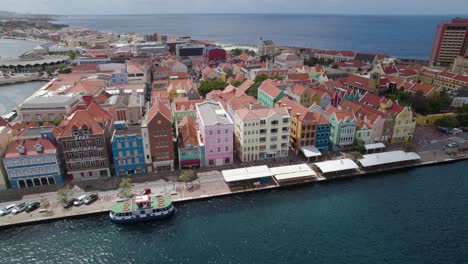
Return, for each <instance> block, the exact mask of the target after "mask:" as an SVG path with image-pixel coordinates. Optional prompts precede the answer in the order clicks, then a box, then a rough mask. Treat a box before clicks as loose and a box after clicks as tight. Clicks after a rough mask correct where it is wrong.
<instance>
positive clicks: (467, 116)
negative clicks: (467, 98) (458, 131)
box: [457, 113, 468, 127]
mask: <svg viewBox="0 0 468 264" xmlns="http://www.w3.org/2000/svg"><path fill="white" fill-rule="evenodd" d="M457 120H458V122H459V123H460V125H461V126H464V127H466V126H468V113H464V114H461V115H458V116H457Z"/></svg>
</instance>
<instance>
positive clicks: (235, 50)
mask: <svg viewBox="0 0 468 264" xmlns="http://www.w3.org/2000/svg"><path fill="white" fill-rule="evenodd" d="M242 52H243V51H242V50H241V49H232V50H231V52H230V53H231V56H234V57H237V56H239V55H241V54H242Z"/></svg>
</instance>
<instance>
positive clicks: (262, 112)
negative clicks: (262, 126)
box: [236, 107, 289, 121]
mask: <svg viewBox="0 0 468 264" xmlns="http://www.w3.org/2000/svg"><path fill="white" fill-rule="evenodd" d="M275 114H277V115H288V116H289V113H288V110H287V109H286V108H285V107H276V108H261V109H247V108H242V109H239V110H236V115H237V116H238V117H239V118H240V119H241V120H243V121H248V120H258V119H262V118H268V117H270V116H272V115H275Z"/></svg>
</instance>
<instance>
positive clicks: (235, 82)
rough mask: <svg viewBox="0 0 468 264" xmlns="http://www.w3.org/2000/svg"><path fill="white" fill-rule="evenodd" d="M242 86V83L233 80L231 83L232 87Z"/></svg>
mask: <svg viewBox="0 0 468 264" xmlns="http://www.w3.org/2000/svg"><path fill="white" fill-rule="evenodd" d="M241 84H242V81H239V80H234V81H232V82H231V85H232V86H235V87H239V86H240V85H241Z"/></svg>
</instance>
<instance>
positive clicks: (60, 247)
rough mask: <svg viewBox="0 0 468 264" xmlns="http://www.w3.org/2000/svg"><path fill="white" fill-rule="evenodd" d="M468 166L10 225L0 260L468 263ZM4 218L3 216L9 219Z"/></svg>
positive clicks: (1, 238)
mask: <svg viewBox="0 0 468 264" xmlns="http://www.w3.org/2000/svg"><path fill="white" fill-rule="evenodd" d="M467 165H468V163H467V162H460V163H456V164H450V165H443V166H436V167H426V168H419V169H413V170H406V171H401V172H398V173H391V174H384V175H380V176H371V177H362V178H357V179H352V180H343V181H336V182H330V183H324V184H317V185H309V186H304V187H300V188H290V189H283V190H274V191H267V192H261V193H256V194H248V195H240V196H232V197H228V198H222V199H212V200H207V201H199V202H191V203H186V204H179V205H177V208H178V212H177V214H176V215H175V216H174V217H173V218H171V219H168V220H165V221H160V222H150V223H141V224H135V225H127V226H121V225H115V224H112V223H110V222H109V220H108V217H107V216H106V215H99V216H92V217H84V218H79V219H68V220H62V221H56V222H50V223H44V224H38V225H30V226H22V227H15V228H9V229H3V230H0V249H1V252H2V253H1V258H0V263H334V264H340V263H343V264H344V263H346V264H349V263H372V264H375V263H399V264H406V263H408V264H410V263H411V264H415V263H421V264H430V263H437V264H440V263H444V264H445V263H447V264H464V263H468V250H467V245H468V235H467V234H468V233H467V223H468V211H467V205H468V177H467V176H466V167H467ZM0 221H1V218H0Z"/></svg>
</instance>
